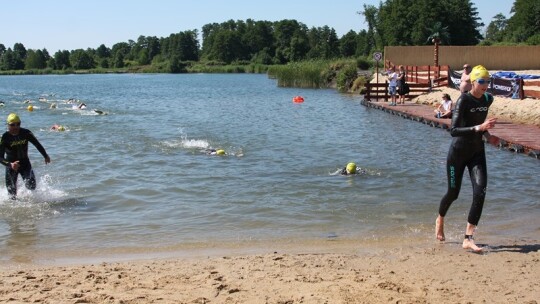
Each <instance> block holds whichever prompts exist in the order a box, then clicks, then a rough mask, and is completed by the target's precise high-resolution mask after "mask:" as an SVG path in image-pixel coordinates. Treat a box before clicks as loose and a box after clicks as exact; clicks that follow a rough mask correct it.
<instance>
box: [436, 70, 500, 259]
mask: <svg viewBox="0 0 540 304" xmlns="http://www.w3.org/2000/svg"><path fill="white" fill-rule="evenodd" d="M470 77H471V83H472V88H471V90H470V91H469V92H468V93H463V94H461V96H460V97H459V99H458V100H457V102H456V108H455V110H454V113H453V115H452V124H451V127H450V134H451V135H452V137H453V139H452V143H451V145H450V149H449V151H448V156H447V159H446V163H447V164H446V174H447V178H448V189H447V192H446V194H445V195H444V197H443V198H442V199H441V202H440V205H439V216H438V217H437V220H436V221H435V236H436V238H437V239H438V240H439V241H444V240H445V236H444V217H445V216H446V212H447V211H448V209H449V208H450V205H451V204H452V202H454V201H455V200H456V199H457V198H458V195H459V191H460V189H461V181H462V178H463V173H464V172H465V168H467V169H468V170H469V175H470V178H471V183H472V187H473V200H472V205H471V209H470V211H469V216H468V220H467V228H466V231H465V239H464V240H463V246H462V247H463V248H464V249H471V250H473V251H475V252H481V251H482V248H480V247H478V246H477V245H476V244H475V243H474V240H473V233H474V230H475V229H476V226H477V225H478V222H479V221H480V216H481V215H482V208H483V206H484V199H485V197H486V187H487V168H486V153H485V150H484V142H483V140H482V136H483V135H486V136H489V133H487V130H489V129H491V128H493V127H494V126H495V123H496V118H487V115H488V110H489V107H490V106H491V104H492V103H493V96H492V95H491V94H489V93H486V91H487V88H488V86H489V83H490V77H491V76H490V75H489V72H488V71H487V70H486V68H485V67H483V66H481V65H478V66H475V67H474V68H473V69H472V71H471V74H470ZM484 133H486V134H484Z"/></svg>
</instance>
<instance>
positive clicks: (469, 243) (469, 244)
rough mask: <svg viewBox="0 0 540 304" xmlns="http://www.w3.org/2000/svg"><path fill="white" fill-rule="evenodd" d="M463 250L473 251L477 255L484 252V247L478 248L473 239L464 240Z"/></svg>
mask: <svg viewBox="0 0 540 304" xmlns="http://www.w3.org/2000/svg"><path fill="white" fill-rule="evenodd" d="M463 249H471V250H472V251H474V252H476V253H480V252H482V251H483V249H482V247H478V246H476V244H475V243H474V240H473V239H472V238H468V239H464V240H463Z"/></svg>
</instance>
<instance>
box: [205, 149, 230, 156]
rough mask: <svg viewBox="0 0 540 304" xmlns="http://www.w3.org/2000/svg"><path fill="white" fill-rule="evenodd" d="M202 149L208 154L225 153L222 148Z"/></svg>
mask: <svg viewBox="0 0 540 304" xmlns="http://www.w3.org/2000/svg"><path fill="white" fill-rule="evenodd" d="M204 151H205V153H206V154H208V155H225V154H226V153H225V150H223V149H218V150H216V149H206V150H204Z"/></svg>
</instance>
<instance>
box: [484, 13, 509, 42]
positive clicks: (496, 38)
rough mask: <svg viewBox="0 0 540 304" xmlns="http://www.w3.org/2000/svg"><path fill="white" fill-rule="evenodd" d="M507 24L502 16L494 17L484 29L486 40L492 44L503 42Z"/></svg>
mask: <svg viewBox="0 0 540 304" xmlns="http://www.w3.org/2000/svg"><path fill="white" fill-rule="evenodd" d="M507 24H508V20H507V19H506V17H505V16H504V15H503V14H501V13H499V14H497V15H495V16H494V17H493V20H492V21H491V22H490V23H489V25H488V27H487V29H486V37H485V38H486V40H489V41H492V42H501V41H503V39H504V35H505V31H506V26H507Z"/></svg>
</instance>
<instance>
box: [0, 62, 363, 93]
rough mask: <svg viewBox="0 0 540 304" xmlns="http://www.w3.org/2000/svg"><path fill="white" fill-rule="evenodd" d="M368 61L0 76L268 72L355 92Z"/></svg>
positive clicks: (283, 82) (293, 82)
mask: <svg viewBox="0 0 540 304" xmlns="http://www.w3.org/2000/svg"><path fill="white" fill-rule="evenodd" d="M368 68H369V64H368V63H367V62H366V61H365V60H361V59H360V60H356V59H341V60H333V61H330V60H317V61H303V62H295V63H290V64H286V65H263V64H245V63H239V64H223V63H219V62H203V63H201V62H180V63H177V64H176V66H175V67H174V68H173V67H171V65H170V63H169V62H168V61H163V62H159V63H154V64H151V65H135V64H133V63H132V62H129V63H128V66H126V67H123V68H94V69H85V70H75V69H64V70H53V69H36V70H11V71H0V75H47V74H56V75H66V74H110V73H171V70H174V71H176V73H257V74H262V73H268V76H269V77H271V78H275V79H277V82H278V86H280V87H299V88H336V89H338V90H339V91H340V92H357V91H359V90H361V89H362V88H363V87H364V84H365V83H366V82H367V81H368V79H367V78H366V75H365V74H370V73H366V72H364V73H363V75H361V74H359V72H358V71H359V70H367V69H368Z"/></svg>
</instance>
